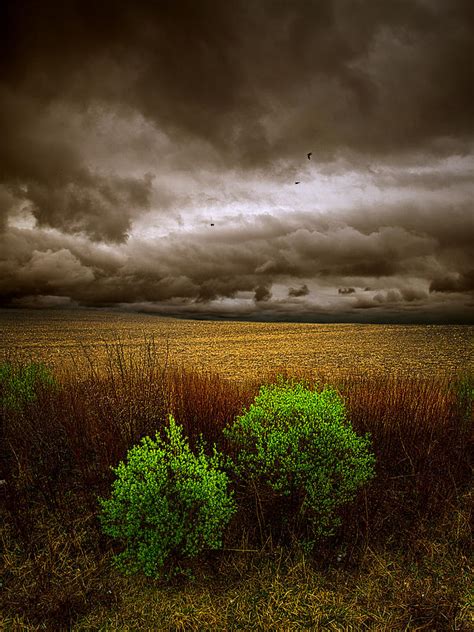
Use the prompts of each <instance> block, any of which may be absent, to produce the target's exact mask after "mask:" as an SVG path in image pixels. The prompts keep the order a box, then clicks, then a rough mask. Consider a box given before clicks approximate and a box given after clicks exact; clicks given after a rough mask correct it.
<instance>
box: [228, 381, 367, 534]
mask: <svg viewBox="0 0 474 632" xmlns="http://www.w3.org/2000/svg"><path fill="white" fill-rule="evenodd" d="M224 432H225V434H226V435H227V437H228V438H230V439H231V440H232V441H234V442H235V443H236V444H237V446H238V449H239V452H238V457H237V460H236V464H235V468H236V472H237V474H238V475H240V476H242V477H244V478H245V477H247V478H252V479H254V481H255V480H257V481H259V482H260V483H263V484H264V485H268V486H270V488H271V489H272V490H273V492H276V494H277V495H278V496H279V497H280V498H281V500H282V501H283V502H281V503H280V510H281V512H282V513H285V509H286V512H287V513H288V508H289V507H291V508H292V510H293V511H294V509H295V504H296V511H297V515H296V516H295V515H293V516H292V517H291V516H290V517H289V518H290V520H291V519H292V518H293V524H295V523H296V521H297V520H301V519H303V523H305V524H306V527H307V535H308V540H309V541H310V542H313V541H314V539H315V538H318V537H320V536H323V535H330V534H331V533H333V531H334V529H335V527H336V526H338V524H339V523H340V520H339V518H338V516H337V513H336V511H337V509H338V508H339V507H340V506H341V505H343V504H344V503H346V502H348V501H350V500H352V499H353V498H354V496H355V494H356V492H357V490H358V489H359V488H360V487H361V486H362V485H363V484H364V483H366V482H367V481H368V480H369V479H371V478H372V477H373V475H374V463H375V459H374V456H373V455H372V453H371V452H370V449H369V448H370V440H369V438H368V437H367V436H358V435H357V434H356V433H355V432H354V430H353V429H352V427H351V425H350V423H349V422H348V421H347V419H346V412H345V406H344V402H343V401H342V399H341V397H340V396H339V395H338V393H337V392H336V391H335V390H333V389H331V388H325V389H324V390H322V391H320V392H317V391H315V390H310V389H309V388H308V386H307V385H306V384H305V383H304V382H296V381H285V380H283V378H280V379H279V380H278V381H277V383H276V384H272V385H267V386H262V387H261V389H260V392H259V394H258V395H257V397H256V398H255V400H254V403H253V404H252V405H251V406H250V407H249V408H248V409H247V410H246V411H244V413H243V414H242V415H241V416H239V417H237V419H236V420H235V421H234V423H233V424H232V426H230V427H229V428H227V429H225V431H224ZM289 500H292V502H289Z"/></svg>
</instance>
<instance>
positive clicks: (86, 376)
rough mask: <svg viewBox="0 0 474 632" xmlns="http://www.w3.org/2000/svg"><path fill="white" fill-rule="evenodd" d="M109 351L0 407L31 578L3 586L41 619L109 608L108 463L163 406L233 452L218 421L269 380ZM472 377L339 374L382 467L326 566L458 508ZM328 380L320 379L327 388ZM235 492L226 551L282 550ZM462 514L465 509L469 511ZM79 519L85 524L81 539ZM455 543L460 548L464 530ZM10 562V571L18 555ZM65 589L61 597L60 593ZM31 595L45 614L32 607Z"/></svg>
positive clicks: (9, 497) (145, 430)
mask: <svg viewBox="0 0 474 632" xmlns="http://www.w3.org/2000/svg"><path fill="white" fill-rule="evenodd" d="M106 357H107V361H106V363H105V365H104V366H103V367H102V370H101V371H98V370H97V367H96V366H95V365H94V362H93V360H92V356H89V359H90V363H89V365H90V370H89V371H88V372H82V373H79V372H76V373H74V372H72V371H70V372H68V373H62V374H58V375H57V377H56V379H57V383H58V388H51V387H49V386H47V385H46V386H45V385H43V386H42V385H41V384H39V385H38V388H37V391H36V398H35V399H34V400H33V401H30V402H27V403H25V404H24V405H23V406H21V407H19V408H17V409H8V408H7V407H5V406H3V407H2V408H1V410H0V445H1V451H2V454H1V456H2V459H1V462H0V479H2V480H3V481H5V482H4V484H2V485H0V503H1V505H0V509H1V512H2V515H3V517H4V521H5V524H6V525H7V532H8V538H7V539H8V547H7V548H9V550H11V551H13V550H15V547H16V548H19V549H21V550H22V551H23V554H22V557H21V556H20V557H21V560H22V562H21V564H23V565H24V568H25V569H27V571H25V573H26V575H25V573H18V574H17V575H15V577H16V580H15V581H16V582H17V584H15V582H14V581H13V580H12V582H13V583H12V584H11V585H12V589H11V590H10V592H9V593H8V594H10V595H13V594H14V593H15V594H18V595H24V599H23V601H21V600H20V601H21V603H22V604H23V606H21V604H20V606H21V607H23V608H24V609H26V610H28V611H30V610H31V612H32V613H33V614H32V617H33V619H34V617H35V616H36V620H38V621H39V620H40V619H41V616H46V615H44V612H49V613H52V614H48V615H47V617H50V618H49V619H48V621H51V622H53V623H52V624H51V625H53V624H54V625H56V624H55V623H54V622H56V623H57V622H58V621H63V619H61V617H63V618H64V616H66V615H67V616H66V619H64V621H66V620H67V621H66V623H64V621H63V623H64V625H66V627H67V626H68V625H69V623H67V622H68V621H72V620H74V617H77V616H79V615H81V613H82V614H83V613H84V612H87V604H88V603H89V601H90V600H91V599H92V600H94V599H95V600H96V601H97V599H98V600H99V602H101V600H104V603H105V606H107V604H108V601H107V600H108V596H107V595H109V593H108V592H106V594H105V596H104V594H103V590H102V588H103V586H102V584H103V581H105V580H103V579H101V576H102V575H101V574H103V573H104V570H103V569H104V564H105V562H104V560H107V559H108V556H109V555H110V552H111V546H112V545H111V543H110V542H109V541H107V539H106V538H105V537H104V536H103V535H102V534H101V532H100V529H99V528H98V521H97V518H96V516H97V510H98V505H97V497H98V496H99V495H100V496H104V495H107V494H108V492H109V489H110V484H111V481H112V479H113V473H112V471H111V466H115V465H117V463H118V462H119V461H120V460H121V459H123V458H124V457H125V455H126V452H127V450H128V449H129V448H130V447H131V446H132V445H134V444H135V443H137V442H138V441H139V440H140V438H141V437H143V436H145V435H154V434H155V432H157V431H159V430H160V428H161V427H162V426H163V424H164V422H165V421H166V419H167V416H168V414H169V413H173V415H174V416H175V418H176V419H177V421H178V422H179V423H180V424H182V425H183V426H184V429H185V432H186V434H187V435H188V436H189V437H190V440H191V442H194V441H195V440H196V439H197V438H198V437H199V436H200V435H202V436H203V437H204V439H205V440H206V441H208V442H209V443H213V442H217V443H218V445H219V447H220V449H222V450H224V451H227V452H229V451H230V450H231V449H232V447H231V446H229V445H228V444H227V443H226V442H225V440H224V439H223V436H222V432H221V431H222V428H223V427H224V426H225V425H226V424H228V423H230V422H231V421H232V420H233V419H234V418H235V416H236V415H238V414H239V413H241V411H242V409H243V408H244V407H246V406H248V405H249V404H250V403H251V401H252V400H253V398H254V396H255V395H256V393H257V392H258V388H259V384H261V383H262V382H264V381H269V380H271V379H272V377H274V376H270V375H267V376H263V377H262V378H260V379H255V380H254V381H247V382H236V381H235V382H234V381H231V380H227V379H223V378H222V377H220V376H219V375H218V374H216V373H211V372H202V371H196V370H192V369H190V368H186V367H182V366H181V367H180V366H174V365H172V364H171V363H170V362H169V361H168V358H167V357H165V360H164V361H163V360H160V361H157V359H156V358H157V357H158V354H157V352H156V345H155V343H154V341H152V340H151V341H148V342H147V343H146V344H145V345H144V346H143V349H142V350H141V354H135V355H134V356H130V355H129V354H127V353H126V351H125V348H124V346H123V345H121V344H120V343H118V344H116V345H109V347H108V348H107V349H106ZM160 357H161V358H162V357H163V354H161V356H160ZM296 377H300V378H302V377H306V378H308V379H310V380H313V379H314V375H311V376H309V375H307V376H304V375H298V376H296ZM469 379H470V378H468V377H466V376H453V377H452V378H446V377H442V378H441V377H440V378H437V377H433V378H432V379H430V380H426V379H417V378H396V377H380V378H370V379H369V378H367V379H364V378H360V377H356V376H352V375H347V376H345V377H344V378H343V379H339V380H338V383H337V384H335V386H336V388H338V389H339V391H340V393H341V395H342V396H343V397H344V399H345V401H346V404H347V410H348V417H349V419H350V420H351V422H352V424H353V426H354V427H355V429H356V430H357V431H359V432H361V433H366V432H369V433H370V434H371V437H372V443H373V450H374V452H375V455H376V457H377V465H376V469H377V476H376V478H375V480H374V481H373V482H372V483H371V484H370V486H369V487H368V488H366V489H365V490H364V491H362V492H361V493H360V494H359V496H358V497H357V499H356V501H354V502H353V503H352V504H351V505H350V506H348V507H346V508H345V509H344V512H345V516H344V518H345V519H344V521H343V527H341V529H340V531H339V532H338V533H337V534H336V536H335V537H334V538H332V539H331V540H329V541H328V542H327V543H325V544H324V545H322V546H321V548H320V551H319V555H320V560H321V561H322V563H323V564H325V563H326V562H327V561H328V560H329V561H330V560H333V559H334V555H333V553H334V550H335V549H337V550H338V551H341V550H343V551H344V560H345V561H346V562H347V564H349V565H350V564H351V563H353V564H357V559H359V558H360V559H363V556H364V555H365V554H366V553H365V552H366V551H367V550H368V549H371V548H373V547H376V546H377V545H379V544H381V543H382V545H385V543H387V542H398V543H400V542H406V543H408V542H409V541H410V540H411V539H413V538H419V537H420V534H421V533H424V532H425V531H426V529H427V528H428V527H429V525H430V523H431V522H433V521H436V519H437V517H438V516H439V515H446V514H447V513H448V514H449V512H450V508H452V509H453V512H454V511H455V508H456V507H457V504H458V503H459V502H460V499H462V498H464V499H465V498H466V497H467V496H466V494H468V491H469V488H470V487H471V485H472V465H473V462H472V456H473V447H474V433H473V428H474V425H473V411H472V398H471V399H470V398H469V396H467V395H466V393H467V390H469V389H472V379H471V381H470V382H469ZM327 381H328V380H327V379H326V378H325V377H324V376H320V377H319V383H320V384H322V383H325V382H327ZM466 385H467V386H466ZM247 491H248V490H247ZM241 500H242V509H241V511H240V512H239V513H238V515H237V517H236V520H235V522H234V525H233V527H232V528H231V529H230V531H229V537H228V541H227V546H228V548H229V549H231V548H242V547H243V548H244V549H245V548H246V549H249V550H254V549H260V550H263V548H264V543H265V542H266V546H267V549H268V546H269V545H268V542H269V538H270V548H271V547H272V546H276V545H277V544H278V543H277V542H276V541H272V540H271V538H272V536H273V535H274V532H273V531H272V529H271V525H262V524H259V520H260V518H261V516H260V514H259V512H258V502H257V501H258V499H256V498H250V497H248V495H247V497H243V498H242V499H241ZM463 502H464V503H465V500H464V501H463ZM463 511H464V514H463V515H464V516H467V513H469V512H468V510H467V509H466V508H465V507H464V509H463ZM466 512H467V513H466ZM266 519H267V520H268V521H270V522H271V521H272V516H271V514H270V515H268V514H267V516H266ZM467 520H468V519H467V518H466V521H467ZM275 522H278V517H277V516H275ZM78 524H80V525H83V526H81V529H82V530H81V531H80V538H79V536H78V526H77V525H78ZM266 527H268V528H266ZM464 531H465V536H463V537H464V540H462V542H463V544H462V546H463V547H465V548H466V550H467V549H468V548H469V546H470V545H471V544H472V542H471V540H470V536H469V535H468V530H467V529H465V530H464ZM51 534H53V535H51ZM5 537H6V536H5ZM457 542H458V544H456V546H458V547H459V546H461V544H459V542H461V540H460V539H459V538H458V541H457ZM15 543H17V544H15ZM18 543H21V544H18ZM243 543H245V546H243ZM71 547H72V548H73V549H74V550H72V549H71ZM74 547H75V548H74ZM76 549H77V551H76ZM48 551H49V552H48ZM459 554H460V555H461V556H463V555H465V552H463V551H461V553H459ZM54 560H56V562H54ZM8 564H10V566H9V568H10V569H11V568H13V567H14V563H13V562H12V561H11V559H10V562H8V560H7V566H8ZM48 564H53V566H54V564H56V566H55V567H54V569H53V570H51V571H48V572H49V576H52V577H54V581H50V582H46V583H44V580H41V581H40V580H39V579H38V581H37V582H36V583H33V579H32V578H33V577H35V573H39V574H38V578H39V577H40V575H41V576H43V577H44V572H43V571H44V568H47V567H48ZM75 564H78V568H86V569H87V570H86V571H85V575H84V574H82V575H81V574H76V572H75V570H74V568H76V567H75ZM63 567H64V569H65V570H64V572H65V573H66V575H67V576H68V577H73V579H71V582H72V583H70V584H68V586H69V588H68V590H66V588H65V587H62V588H61V573H62V572H63V571H62V570H61V569H62V568H63ZM48 568H49V567H48ZM41 569H43V570H41ZM58 569H59V570H58ZM9 572H10V573H13V571H11V570H10V571H9ZM13 575H14V573H13ZM13 575H12V576H13ZM27 575H28V576H29V577H30V580H31V582H30V584H28V585H27V584H22V583H21V582H22V581H23V580H22V579H21V577H22V576H25V577H26V576H27ZM25 581H26V580H25ZM107 581H109V580H107ZM101 582H102V583H101ZM43 584H44V585H43ZM99 585H100V586H102V588H99V587H98V586H99ZM22 586H23V588H22ZM26 586H28V587H27V588H26ZM74 587H75V588H74ZM69 589H70V590H69ZM35 591H36V592H35ZM70 593H71V594H70ZM60 595H62V596H61V599H62V600H63V601H59V602H58V600H59V599H60ZM91 595H92V597H91ZM94 595H95V596H96V597H94ZM18 599H20V597H18ZM35 599H36V602H37V603H40V604H43V605H42V606H41V608H43V610H41V608H40V610H38V607H39V606H35V605H34V603H36V602H35ZM38 600H39V601H38ZM75 600H76V601H75ZM76 602H77V604H78V605H77V604H76ZM18 603H20V602H18ZM101 603H102V602H101ZM453 603H454V602H453ZM75 604H76V605H75ZM453 607H454V606H453ZM35 608H36V609H35ZM34 613H36V614H34ZM41 613H43V615H42V614H41ZM64 613H66V615H64ZM68 613H69V614H68ZM453 616H454V615H453ZM68 617H69V618H68ZM63 623H61V625H63ZM58 625H59V624H58ZM52 629H53V628H52ZM58 629H60V626H59V628H58Z"/></svg>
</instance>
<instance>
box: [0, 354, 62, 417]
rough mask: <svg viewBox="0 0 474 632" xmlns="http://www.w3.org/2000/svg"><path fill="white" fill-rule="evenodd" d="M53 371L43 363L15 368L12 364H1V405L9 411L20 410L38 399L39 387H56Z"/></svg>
mask: <svg viewBox="0 0 474 632" xmlns="http://www.w3.org/2000/svg"><path fill="white" fill-rule="evenodd" d="M56 386H57V384H56V380H55V379H54V377H53V375H52V374H51V371H50V370H49V369H48V368H47V367H46V366H45V365H44V364H41V363H34V362H32V363H31V364H28V365H26V366H18V367H17V366H14V365H12V364H11V363H10V362H4V363H2V364H0V405H2V406H4V407H5V408H6V409H9V410H19V409H20V408H22V407H23V406H24V405H25V404H27V403H29V402H32V401H34V400H35V398H36V394H37V389H38V388H39V387H50V388H53V387H56Z"/></svg>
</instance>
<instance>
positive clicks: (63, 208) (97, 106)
mask: <svg viewBox="0 0 474 632" xmlns="http://www.w3.org/2000/svg"><path fill="white" fill-rule="evenodd" d="M473 60H474V2H472V0H383V1H381V0H232V1H231V2H230V1H229V2H223V1H221V0H156V1H154V2H152V1H151V0H150V1H149V2H145V1H134V2H130V1H129V2H120V1H117V0H116V1H114V2H112V1H110V0H101V1H100V2H98V1H97V0H95V1H94V2H89V1H87V0H77V1H71V0H63V1H61V2H60V1H59V0H58V1H57V2H50V1H49V0H43V1H42V2H37V1H36V2H35V1H33V0H30V1H28V0H22V1H21V2H18V1H17V0H3V1H2V2H1V3H0V306H2V307H31V308H41V307H116V308H122V309H131V310H137V311H149V312H156V313H158V314H166V315H180V316H189V317H202V318H209V317H211V318H214V317H215V318H242V319H247V318H248V319H258V320H302V321H314V322H331V321H335V322H340V321H343V322H344V321H345V322H427V323H430V322H455V323H463V322H471V323H472V322H473V321H474V257H473V252H474V248H473V244H474V106H473V101H474V63H473ZM309 152H311V156H310V158H308V156H307V154H308V153H309ZM296 182H299V184H295V183H296Z"/></svg>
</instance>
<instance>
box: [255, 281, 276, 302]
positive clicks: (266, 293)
mask: <svg viewBox="0 0 474 632" xmlns="http://www.w3.org/2000/svg"><path fill="white" fill-rule="evenodd" d="M271 297H272V293H271V291H270V288H269V287H267V286H265V285H259V286H257V287H256V288H255V295H254V298H255V302H256V303H260V302H262V301H269V300H270V299H271Z"/></svg>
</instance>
